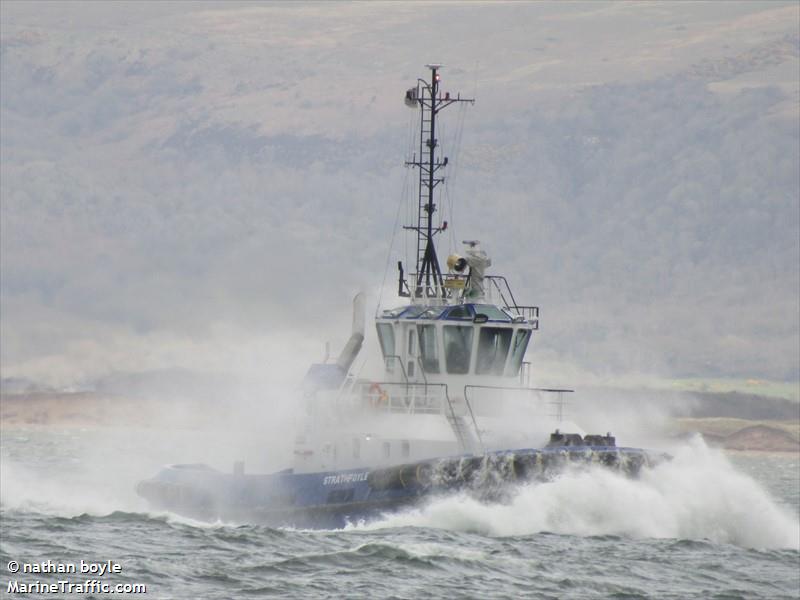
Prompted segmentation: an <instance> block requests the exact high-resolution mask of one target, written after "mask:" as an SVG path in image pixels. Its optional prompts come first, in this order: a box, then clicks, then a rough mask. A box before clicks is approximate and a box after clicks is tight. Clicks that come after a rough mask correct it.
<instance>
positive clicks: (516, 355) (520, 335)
mask: <svg viewBox="0 0 800 600" xmlns="http://www.w3.org/2000/svg"><path fill="white" fill-rule="evenodd" d="M530 339H531V331H530V329H517V333H516V334H514V343H513V344H512V345H511V360H510V361H509V363H508V371H507V372H506V375H508V376H509V377H516V376H517V374H518V373H519V368H520V367H521V366H522V359H523V358H524V357H525V350H526V349H527V347H528V341H529V340H530Z"/></svg>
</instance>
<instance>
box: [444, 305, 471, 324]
mask: <svg viewBox="0 0 800 600" xmlns="http://www.w3.org/2000/svg"><path fill="white" fill-rule="evenodd" d="M446 318H447V319H457V320H460V319H470V320H472V311H471V310H470V309H469V306H467V305H466V304H459V305H458V306H454V307H453V308H451V309H450V312H448V313H447V317H446Z"/></svg>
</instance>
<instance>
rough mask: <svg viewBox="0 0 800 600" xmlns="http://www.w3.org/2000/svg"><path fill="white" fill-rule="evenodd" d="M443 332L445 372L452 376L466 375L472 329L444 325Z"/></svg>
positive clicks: (470, 354)
mask: <svg viewBox="0 0 800 600" xmlns="http://www.w3.org/2000/svg"><path fill="white" fill-rule="evenodd" d="M443 330H444V348H445V350H444V351H445V363H446V367H447V372H448V373H451V374H453V375H464V374H465V373H468V372H469V361H470V358H471V357H472V327H471V326H470V327H460V326H458V325H445V326H444V328H443Z"/></svg>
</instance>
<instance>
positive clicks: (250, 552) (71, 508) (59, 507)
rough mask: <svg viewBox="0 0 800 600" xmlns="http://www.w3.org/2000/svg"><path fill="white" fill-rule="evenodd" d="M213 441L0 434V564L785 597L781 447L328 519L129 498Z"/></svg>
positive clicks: (407, 589) (157, 435)
mask: <svg viewBox="0 0 800 600" xmlns="http://www.w3.org/2000/svg"><path fill="white" fill-rule="evenodd" d="M159 440H160V441H159ZM223 441H225V440H224V439H223V438H221V437H217V438H214V437H213V436H210V435H208V432H203V433H198V432H197V431H184V432H179V431H168V430H161V431H155V432H152V431H151V432H150V433H149V434H148V432H147V431H146V430H140V429H135V430H125V429H121V428H120V429H115V430H106V431H103V430H83V431H78V430H67V429H65V430H55V429H41V428H39V429H37V428H29V429H25V430H6V431H4V432H3V435H2V453H1V454H0V457H1V459H2V462H1V463H0V478H1V479H0V511H2V519H0V527H2V536H0V537H1V538H2V547H1V549H0V555H2V556H0V558H2V564H5V563H6V562H8V560H12V559H13V560H29V561H41V560H46V559H51V560H62V561H79V560H80V559H81V558H85V559H93V560H108V559H113V560H118V561H120V562H121V564H122V565H123V567H124V573H123V574H124V578H122V579H121V580H120V581H130V582H146V583H148V585H149V590H150V591H149V592H148V597H155V598H198V597H203V598H230V597H241V596H243V595H246V594H262V595H266V596H284V597H285V596H288V597H312V598H325V597H331V596H332V595H333V596H343V595H344V596H348V597H365V598H366V597H387V596H394V597H398V598H417V597H420V595H423V594H424V595H426V596H429V597H434V598H444V597H452V595H453V594H455V595H458V594H463V593H464V591H465V590H469V593H470V594H471V595H473V596H476V597H498V598H518V597H520V596H523V597H524V596H526V595H527V596H530V595H531V594H533V595H536V596H541V597H553V598H586V597H607V596H609V595H613V594H628V595H630V596H631V597H642V598H647V597H654V598H707V597H713V596H714V594H723V593H727V597H733V598H737V597H738V598H748V599H749V598H794V597H796V590H797V589H798V586H800V576H798V570H797V566H798V561H800V552H798V540H799V538H800V528H799V526H798V516H800V499H799V498H798V495H799V494H798V487H800V480H799V479H798V465H800V461H799V460H798V457H797V456H796V455H792V454H783V455H769V454H764V455H754V454H749V455H733V456H731V457H728V456H726V455H724V454H722V453H720V452H719V451H716V450H711V449H708V448H707V447H706V446H705V445H704V444H703V443H702V442H700V441H693V442H691V443H690V444H687V445H684V446H681V447H677V448H673V449H672V450H671V452H672V454H673V457H674V458H673V459H672V460H671V461H667V462H665V463H663V464H661V465H659V466H656V467H655V468H653V469H651V470H645V471H644V472H643V473H642V474H641V476H640V477H639V478H638V479H636V480H631V479H626V478H623V477H619V476H617V475H615V474H613V473H609V472H606V471H601V470H597V471H595V470H589V471H575V472H571V473H566V474H564V475H563V476H561V477H559V478H557V479H555V480H553V481H551V482H548V483H542V484H539V485H529V486H525V487H522V488H521V489H520V490H519V492H518V493H517V494H516V495H514V496H513V497H512V498H510V499H509V501H508V502H507V503H504V504H495V505H486V504H481V503H479V502H477V501H475V500H473V499H471V498H468V497H466V496H461V495H457V496H451V497H446V498H441V499H437V500H435V501H432V502H431V503H429V504H427V505H425V506H423V507H421V508H419V509H418V510H412V511H407V512H404V513H401V514H397V515H393V516H387V517H386V518H384V519H382V520H380V521H378V522H375V523H370V524H353V525H351V526H349V527H347V528H345V529H344V530H332V531H307V530H297V529H293V528H283V529H274V528H268V527H263V526H259V525H255V524H250V523H221V522H217V523H202V522H197V521H193V520H191V519H186V518H183V517H178V516H175V515H171V514H168V513H162V512H152V511H150V510H149V509H148V508H147V507H146V506H144V505H143V504H142V503H141V501H140V499H139V498H138V497H136V495H135V494H134V492H133V486H134V485H135V483H136V481H138V479H139V478H141V477H145V476H150V475H152V473H153V472H154V470H155V469H156V468H158V466H159V461H160V460H161V459H162V457H163V456H164V455H165V454H166V453H169V452H170V451H172V452H173V453H176V454H178V455H181V456H183V455H185V454H189V453H198V454H197V455H198V456H201V455H203V452H205V456H201V458H205V457H207V456H209V455H211V454H213V453H215V452H217V451H218V450H219V449H221V448H223V447H224V444H223ZM227 441H228V442H230V441H231V440H230V439H228V440H227ZM240 452H241V447H234V448H233V449H232V450H231V454H232V455H236V454H237V453H240ZM123 457H132V458H129V459H124V458H123ZM217 458H218V459H219V456H217ZM219 462H222V461H221V460H220V461H219ZM32 540H35V542H33V543H32ZM175 556H181V560H179V561H176V560H175V558H174V557H175ZM532 574H535V576H532ZM6 575H7V574H6V573H5V572H4V573H3V576H4V577H6ZM42 578H43V579H44V577H43V576H42ZM465 586H467V587H465Z"/></svg>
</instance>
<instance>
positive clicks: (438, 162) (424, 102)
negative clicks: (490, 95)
mask: <svg viewBox="0 0 800 600" xmlns="http://www.w3.org/2000/svg"><path fill="white" fill-rule="evenodd" d="M425 66H426V67H427V68H428V69H430V71H431V80H430V82H428V81H425V80H424V79H417V86H416V87H413V88H411V89H409V90H408V91H406V97H405V102H406V105H407V106H409V107H411V108H416V107H417V106H419V108H420V128H419V130H420V136H419V138H420V139H419V156H417V155H416V153H415V154H414V157H413V158H412V160H410V161H407V162H406V166H409V167H414V168H417V169H419V185H418V200H419V206H418V211H417V224H416V225H407V226H404V227H403V229H411V230H414V231H416V232H417V272H416V281H415V282H414V287H413V289H411V288H410V287H409V285H408V283H407V282H406V281H405V278H404V276H403V265H402V263H398V269H399V271H400V274H399V285H398V290H399V293H400V295H401V296H413V297H415V298H423V297H427V298H430V297H442V298H445V297H446V290H445V287H444V280H443V277H442V270H441V267H440V266H439V259H438V257H437V256H436V246H435V244H434V243H433V236H434V235H436V234H437V233H440V232H442V231H444V230H445V229H447V221H444V222H442V225H441V226H440V227H434V225H433V215H434V213H435V212H436V204H435V203H434V201H433V199H434V198H433V191H434V189H435V188H436V186H437V185H439V184H440V183H442V182H443V181H444V176H442V175H441V174H439V170H440V169H442V168H444V167H446V166H447V162H448V161H447V157H446V156H445V157H442V156H441V153H440V152H437V148H438V146H439V144H438V141H437V139H436V116H437V115H438V114H439V111H440V110H442V109H443V108H446V107H448V106H450V105H451V104H455V103H457V102H469V103H470V104H474V103H475V100H474V98H462V97H461V94H457V95H456V96H455V97H454V98H453V97H451V96H450V92H446V93H445V94H444V96H442V93H441V92H440V91H439V81H440V79H441V76H440V75H439V70H440V69H441V68H442V65H438V64H431V65H425Z"/></svg>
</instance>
